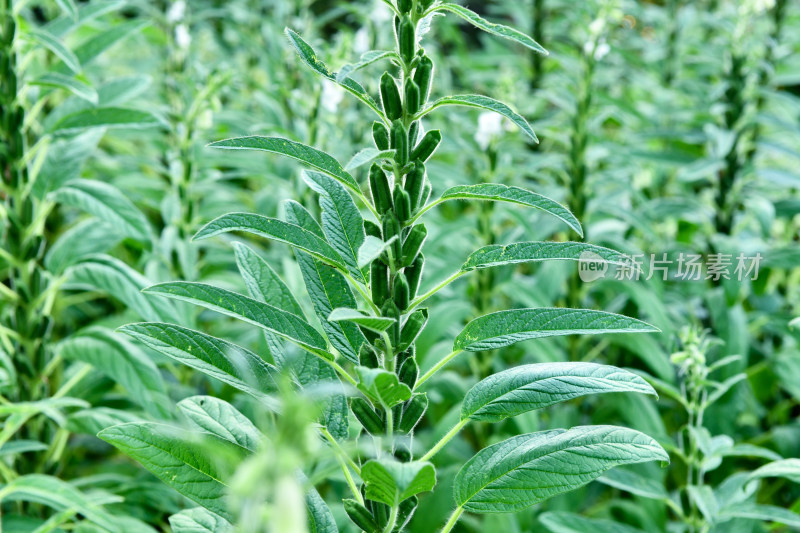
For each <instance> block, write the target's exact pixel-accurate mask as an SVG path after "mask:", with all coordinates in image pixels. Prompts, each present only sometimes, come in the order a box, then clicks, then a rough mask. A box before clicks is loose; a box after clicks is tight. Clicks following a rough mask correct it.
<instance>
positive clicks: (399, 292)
mask: <svg viewBox="0 0 800 533" xmlns="http://www.w3.org/2000/svg"><path fill="white" fill-rule="evenodd" d="M408 295H409V291H408V282H407V281H406V277H405V276H404V275H403V274H402V273H401V272H399V273H397V274H396V275H395V277H394V285H393V287H392V297H393V298H394V303H395V304H397V308H398V309H400V310H401V311H405V310H406V309H407V308H408V301H409V297H408Z"/></svg>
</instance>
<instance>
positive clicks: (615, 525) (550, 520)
mask: <svg viewBox="0 0 800 533" xmlns="http://www.w3.org/2000/svg"><path fill="white" fill-rule="evenodd" d="M612 472H613V470H612ZM539 521H540V522H541V523H542V524H543V525H544V526H545V527H546V528H547V529H549V530H550V531H551V533H645V532H644V531H642V530H641V529H636V528H633V527H630V526H627V525H625V524H621V523H619V522H615V521H613V520H603V519H597V518H584V517H582V516H581V515H578V514H575V513H567V512H563V511H548V512H546V513H542V514H541V515H539Z"/></svg>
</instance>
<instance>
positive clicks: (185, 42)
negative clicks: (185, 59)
mask: <svg viewBox="0 0 800 533" xmlns="http://www.w3.org/2000/svg"><path fill="white" fill-rule="evenodd" d="M175 44H177V45H178V48H180V49H181V50H186V49H187V48H189V45H190V44H192V36H191V35H189V28H187V27H186V24H178V25H177V26H175Z"/></svg>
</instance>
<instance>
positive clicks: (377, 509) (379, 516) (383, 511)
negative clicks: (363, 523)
mask: <svg viewBox="0 0 800 533" xmlns="http://www.w3.org/2000/svg"><path fill="white" fill-rule="evenodd" d="M365 503H367V509H372V516H374V517H375V521H376V522H377V523H378V526H379V527H380V528H381V531H383V529H384V528H385V527H386V525H387V524H388V523H389V512H390V508H389V506H388V505H386V504H385V503H381V502H373V501H371V500H367V501H366V502H365Z"/></svg>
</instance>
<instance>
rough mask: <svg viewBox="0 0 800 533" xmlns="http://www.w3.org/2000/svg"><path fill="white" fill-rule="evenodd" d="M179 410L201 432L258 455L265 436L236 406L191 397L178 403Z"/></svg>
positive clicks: (205, 397) (210, 398)
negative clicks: (257, 452) (256, 452)
mask: <svg viewBox="0 0 800 533" xmlns="http://www.w3.org/2000/svg"><path fill="white" fill-rule="evenodd" d="M178 409H180V410H181V412H182V413H183V414H184V415H186V418H188V419H189V420H190V421H191V422H192V423H193V424H194V425H195V426H197V428H198V429H201V430H203V431H207V432H209V433H211V434H212V435H216V436H217V437H220V438H222V439H225V440H228V441H230V442H232V443H234V444H238V445H239V446H241V447H242V448H244V449H246V450H250V451H251V452H255V451H256V450H257V449H258V446H259V444H260V443H261V441H262V440H264V435H262V434H261V432H260V431H259V430H258V428H256V426H255V425H254V424H253V423H252V422H251V421H250V419H249V418H247V417H246V416H244V415H243V414H242V413H240V412H239V411H238V410H237V409H236V408H235V407H234V406H232V405H231V404H229V403H228V402H226V401H225V400H220V399H219V398H214V397H213V396H192V397H190V398H186V399H184V400H181V401H180V402H178Z"/></svg>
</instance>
